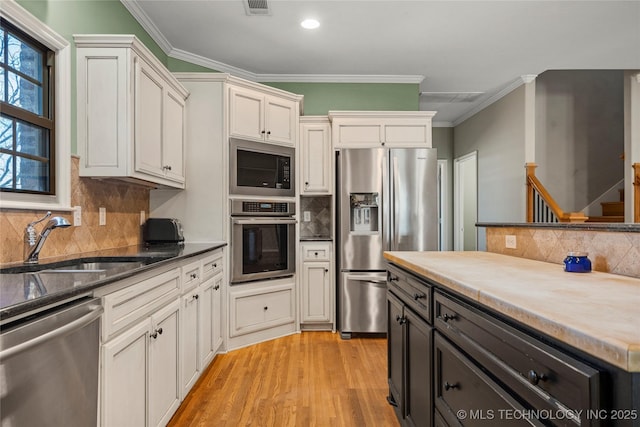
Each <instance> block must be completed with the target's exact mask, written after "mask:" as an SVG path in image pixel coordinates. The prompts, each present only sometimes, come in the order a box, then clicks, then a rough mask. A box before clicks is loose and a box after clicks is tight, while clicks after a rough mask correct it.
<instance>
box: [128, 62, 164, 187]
mask: <svg viewBox="0 0 640 427" xmlns="http://www.w3.org/2000/svg"><path fill="white" fill-rule="evenodd" d="M135 64H136V65H135V70H136V71H135V75H136V78H135V92H136V93H135V115H134V123H135V169H136V171H137V172H142V173H147V174H151V175H156V176H163V175H164V172H163V169H162V166H163V164H162V114H163V113H162V104H163V99H164V95H163V82H162V78H161V77H160V75H159V74H158V73H156V72H155V71H154V70H153V69H152V68H151V67H150V66H148V65H147V64H146V62H144V61H143V60H142V59H141V58H135Z"/></svg>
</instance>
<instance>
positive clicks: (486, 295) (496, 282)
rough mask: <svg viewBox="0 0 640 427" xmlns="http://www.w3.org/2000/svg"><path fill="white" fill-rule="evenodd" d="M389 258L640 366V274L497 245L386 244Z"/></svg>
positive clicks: (601, 355) (613, 360)
mask: <svg viewBox="0 0 640 427" xmlns="http://www.w3.org/2000/svg"><path fill="white" fill-rule="evenodd" d="M384 256H385V258H386V259H387V260H388V261H390V262H392V263H394V264H396V265H398V266H400V267H403V268H405V269H407V270H409V271H412V272H414V273H416V274H418V275H419V276H423V277H425V278H427V279H431V280H433V281H435V282H437V283H438V284H440V285H442V286H444V287H445V288H448V289H450V290H452V291H454V292H457V293H458V294H460V295H463V296H465V297H467V298H469V299H471V300H473V301H476V302H478V303H480V304H482V305H484V306H486V307H488V308H490V309H492V310H494V311H496V312H498V313H500V314H502V315H504V316H507V317H509V318H512V319H514V320H516V321H518V322H520V323H522V324H524V325H526V326H528V327H530V328H533V329H535V330H538V331H540V332H542V333H544V334H546V335H548V336H551V337H553V338H555V339H557V340H558V341H560V342H563V343H565V344H568V345H570V346H573V347H575V348H578V349H580V350H582V351H584V352H585V353H588V354H590V355H592V356H594V357H596V358H598V359H601V360H604V361H606V362H609V363H610V364H612V365H614V366H617V367H619V368H621V369H623V370H625V371H628V372H640V279H636V278H633V277H627V276H619V275H614V274H608V273H600V272H590V273H567V272H565V271H564V270H563V266H562V265H559V264H551V263H548V262H542V261H534V260H530V259H525V258H517V257H512V256H508V255H500V254H495V253H490V252H385V254H384Z"/></svg>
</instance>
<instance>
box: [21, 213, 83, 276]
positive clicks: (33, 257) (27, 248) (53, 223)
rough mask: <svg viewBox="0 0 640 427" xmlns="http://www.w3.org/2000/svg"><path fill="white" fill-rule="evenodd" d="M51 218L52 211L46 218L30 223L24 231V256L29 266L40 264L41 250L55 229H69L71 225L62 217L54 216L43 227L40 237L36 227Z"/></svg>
mask: <svg viewBox="0 0 640 427" xmlns="http://www.w3.org/2000/svg"><path fill="white" fill-rule="evenodd" d="M50 216H51V211H49V212H47V214H46V215H45V216H43V217H42V218H40V219H39V220H37V221H33V222H30V223H29V224H28V225H27V228H25V230H24V254H25V259H24V262H25V263H27V264H36V263H37V262H38V256H39V255H40V250H42V246H44V242H45V241H46V240H47V237H48V236H49V233H51V230H53V229H54V228H58V227H62V228H66V227H69V226H70V225H71V224H70V223H69V221H67V220H66V219H64V218H62V217H61V216H54V217H53V218H51V219H50V220H49V222H48V223H47V224H46V225H45V226H44V227H42V231H41V232H40V234H39V235H38V234H37V232H36V229H35V227H34V225H36V224H38V223H40V222H42V221H44V220H45V219H47V218H49V217H50Z"/></svg>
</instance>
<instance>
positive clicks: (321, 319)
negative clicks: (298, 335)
mask: <svg viewBox="0 0 640 427" xmlns="http://www.w3.org/2000/svg"><path fill="white" fill-rule="evenodd" d="M331 248H332V243H331V242H314V243H303V244H302V245H301V253H302V277H301V296H300V298H301V304H300V323H301V329H328V330H333V329H334V328H335V327H334V324H335V322H334V311H335V310H334V301H335V296H334V286H333V263H332V261H331V260H332V256H331V254H332V250H331Z"/></svg>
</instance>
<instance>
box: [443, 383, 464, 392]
mask: <svg viewBox="0 0 640 427" xmlns="http://www.w3.org/2000/svg"><path fill="white" fill-rule="evenodd" d="M454 388H460V386H459V385H458V383H453V384H449V383H448V382H446V381H445V383H444V389H445V391H449V390H453V389H454Z"/></svg>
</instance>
